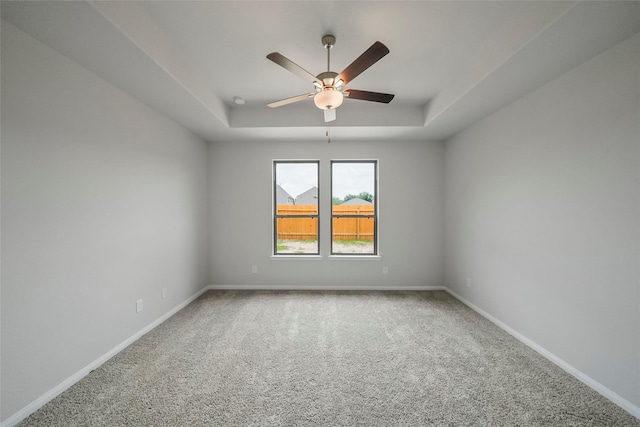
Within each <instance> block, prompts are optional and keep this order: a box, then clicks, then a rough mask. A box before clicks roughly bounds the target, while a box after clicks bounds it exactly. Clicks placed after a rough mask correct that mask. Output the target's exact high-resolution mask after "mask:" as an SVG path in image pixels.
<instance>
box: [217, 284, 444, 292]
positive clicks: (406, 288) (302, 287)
mask: <svg viewBox="0 0 640 427" xmlns="http://www.w3.org/2000/svg"><path fill="white" fill-rule="evenodd" d="M206 289H207V290H210V291H216V290H218V291H220V290H235V291H241V290H252V291H255V290H262V291H446V290H447V288H445V287H444V286H422V285H417V286H353V285H327V286H305V285H274V286H265V285H209V286H207V287H206Z"/></svg>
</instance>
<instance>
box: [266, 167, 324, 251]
mask: <svg viewBox="0 0 640 427" xmlns="http://www.w3.org/2000/svg"><path fill="white" fill-rule="evenodd" d="M274 192H275V193H274V194H275V197H274V199H275V206H274V219H275V221H274V224H275V226H274V253H275V254H318V253H319V243H318V162H317V161H313V162H305V161H281V162H278V161H276V162H274Z"/></svg>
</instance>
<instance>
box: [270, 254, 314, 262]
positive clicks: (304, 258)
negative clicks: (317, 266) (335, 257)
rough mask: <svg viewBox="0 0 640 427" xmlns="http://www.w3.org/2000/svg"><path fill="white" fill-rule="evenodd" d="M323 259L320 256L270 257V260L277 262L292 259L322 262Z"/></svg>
mask: <svg viewBox="0 0 640 427" xmlns="http://www.w3.org/2000/svg"><path fill="white" fill-rule="evenodd" d="M323 258H324V257H323V256H322V255H271V259H275V260H278V261H283V260H286V261H290V260H292V259H299V260H305V261H322V259H323Z"/></svg>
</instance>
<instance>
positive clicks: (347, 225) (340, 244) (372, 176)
mask: <svg viewBox="0 0 640 427" xmlns="http://www.w3.org/2000/svg"><path fill="white" fill-rule="evenodd" d="M331 197H332V208H331V212H332V219H331V253H333V254H376V229H377V227H376V213H377V210H376V162H375V161H359V162H355V161H354V162H345V161H334V162H332V164H331Z"/></svg>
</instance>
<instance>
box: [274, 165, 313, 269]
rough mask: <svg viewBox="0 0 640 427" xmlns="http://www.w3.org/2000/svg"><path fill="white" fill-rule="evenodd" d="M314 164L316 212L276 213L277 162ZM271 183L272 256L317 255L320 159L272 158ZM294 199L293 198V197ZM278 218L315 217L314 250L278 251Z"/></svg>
mask: <svg viewBox="0 0 640 427" xmlns="http://www.w3.org/2000/svg"><path fill="white" fill-rule="evenodd" d="M296 163H297V164H304V163H307V164H315V165H316V188H317V189H318V198H317V200H318V204H317V209H316V214H305V215H278V200H277V186H278V182H277V165H278V164H296ZM272 174H273V183H272V188H273V189H272V191H273V204H272V207H273V210H272V215H273V233H272V235H273V236H272V237H273V246H272V251H273V256H274V257H290V256H293V257H300V256H302V257H304V256H307V257H308V256H318V255H320V160H311V159H308V160H304V159H295V160H273V169H272ZM294 200H295V199H294ZM279 218H315V219H316V223H317V234H316V237H317V244H316V248H317V249H316V252H303V253H295V252H293V253H290V252H286V253H282V252H278V219H279Z"/></svg>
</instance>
